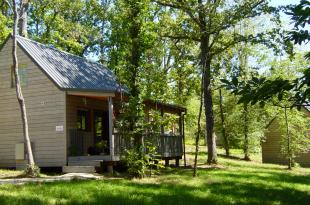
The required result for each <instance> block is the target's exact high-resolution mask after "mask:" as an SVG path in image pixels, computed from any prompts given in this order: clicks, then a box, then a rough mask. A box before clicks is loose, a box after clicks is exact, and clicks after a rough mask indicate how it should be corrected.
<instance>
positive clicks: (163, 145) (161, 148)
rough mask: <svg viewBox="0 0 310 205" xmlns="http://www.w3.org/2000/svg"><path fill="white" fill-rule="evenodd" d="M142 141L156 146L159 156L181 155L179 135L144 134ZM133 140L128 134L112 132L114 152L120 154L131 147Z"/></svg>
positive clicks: (181, 140)
mask: <svg viewBox="0 0 310 205" xmlns="http://www.w3.org/2000/svg"><path fill="white" fill-rule="evenodd" d="M144 141H145V142H146V143H147V142H149V143H151V144H152V145H153V146H155V147H156V154H157V155H158V156H159V157H163V158H165V157H172V158H173V157H182V155H183V137H182V136H181V135H157V136H156V135H155V136H152V137H151V136H145V137H144ZM133 144H134V142H133V140H132V138H131V137H130V136H128V135H124V134H120V133H114V147H115V149H114V154H115V155H121V154H122V153H123V152H124V151H125V150H126V149H130V148H133Z"/></svg>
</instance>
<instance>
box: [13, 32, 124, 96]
mask: <svg viewBox="0 0 310 205" xmlns="http://www.w3.org/2000/svg"><path fill="white" fill-rule="evenodd" d="M16 39H17V42H18V44H19V46H20V47H21V48H22V49H23V50H24V51H25V52H26V53H28V55H29V56H30V57H31V58H32V59H33V60H34V61H35V62H36V63H37V64H38V66H39V67H40V68H41V69H42V70H43V71H44V72H45V73H46V74H47V75H48V77H49V78H50V79H51V80H52V81H54V83H55V84H56V85H57V86H58V87H59V88H60V89H63V90H79V91H96V92H98V91H99V92H100V91H102V92H116V91H119V89H120V85H119V83H118V82H117V79H116V76H115V75H114V74H113V73H112V71H110V70H109V69H107V68H106V67H104V66H103V65H101V64H99V63H95V62H91V61H88V60H86V59H84V58H82V57H79V56H75V55H72V54H70V53H67V52H63V51H60V50H57V49H55V48H51V47H49V46H46V45H43V44H41V43H38V42H35V41H32V40H29V39H27V38H23V37H20V36H17V38H16Z"/></svg>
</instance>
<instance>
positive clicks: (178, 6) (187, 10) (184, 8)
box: [153, 0, 201, 26]
mask: <svg viewBox="0 0 310 205" xmlns="http://www.w3.org/2000/svg"><path fill="white" fill-rule="evenodd" d="M153 2H155V3H157V4H159V5H161V6H166V7H171V8H175V9H179V10H181V11H184V12H185V13H187V15H188V16H189V17H190V19H192V20H193V21H194V22H195V23H196V24H198V26H200V25H201V22H200V21H199V19H198V18H197V17H195V15H194V13H193V12H192V10H191V9H190V7H187V6H186V5H185V2H184V1H182V0H179V1H178V2H179V4H177V3H175V4H174V3H171V2H170V3H168V2H166V1H165V2H163V1H158V0H153Z"/></svg>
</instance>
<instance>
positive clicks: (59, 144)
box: [0, 40, 67, 167]
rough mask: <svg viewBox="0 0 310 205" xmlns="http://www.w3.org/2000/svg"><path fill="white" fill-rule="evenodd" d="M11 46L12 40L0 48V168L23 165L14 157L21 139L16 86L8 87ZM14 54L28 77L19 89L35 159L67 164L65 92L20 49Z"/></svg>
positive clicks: (46, 163)
mask: <svg viewBox="0 0 310 205" xmlns="http://www.w3.org/2000/svg"><path fill="white" fill-rule="evenodd" d="M11 48H12V40H9V41H8V42H7V43H6V45H5V46H4V47H3V49H2V50H1V51H0V95H1V97H0V167H22V166H23V165H24V164H25V163H26V161H25V160H19V161H16V160H15V145H16V144H18V143H23V142H24V138H23V131H22V121H21V116H20V109H19V104H18V102H17V99H16V93H15V88H11V66H12V58H11ZM17 55H18V60H19V64H20V65H25V67H26V75H27V78H28V83H27V85H26V86H23V87H22V92H23V95H24V98H25V102H26V108H27V114H28V121H29V134H30V138H31V142H32V143H33V145H34V149H33V151H34V157H35V161H36V163H37V164H38V166H40V167H58V166H63V165H66V163H67V158H66V156H67V153H66V147H67V145H66V133H65V131H66V124H65V122H66V121H65V117H66V116H65V114H66V113H65V105H66V102H65V101H66V98H65V92H63V91H60V90H59V89H58V88H57V87H56V85H55V84H54V83H53V82H52V81H51V80H50V79H49V78H48V77H47V76H46V75H45V74H44V73H43V71H42V70H41V69H40V68H39V67H38V66H37V65H36V64H35V63H34V62H33V61H32V60H31V58H30V57H29V56H28V55H27V54H26V53H24V52H23V51H22V49H21V48H18V52H17ZM56 126H58V131H56ZM61 127H63V131H61Z"/></svg>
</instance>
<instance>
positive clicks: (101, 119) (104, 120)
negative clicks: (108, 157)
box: [94, 110, 109, 154]
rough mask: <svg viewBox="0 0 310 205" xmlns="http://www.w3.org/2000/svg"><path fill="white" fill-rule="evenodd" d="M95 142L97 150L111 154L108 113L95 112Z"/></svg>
mask: <svg viewBox="0 0 310 205" xmlns="http://www.w3.org/2000/svg"><path fill="white" fill-rule="evenodd" d="M94 123H95V125H94V135H95V136H94V141H95V145H96V148H97V149H98V150H99V151H101V152H103V153H105V154H109V114H108V112H107V111H99V110H95V111H94Z"/></svg>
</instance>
